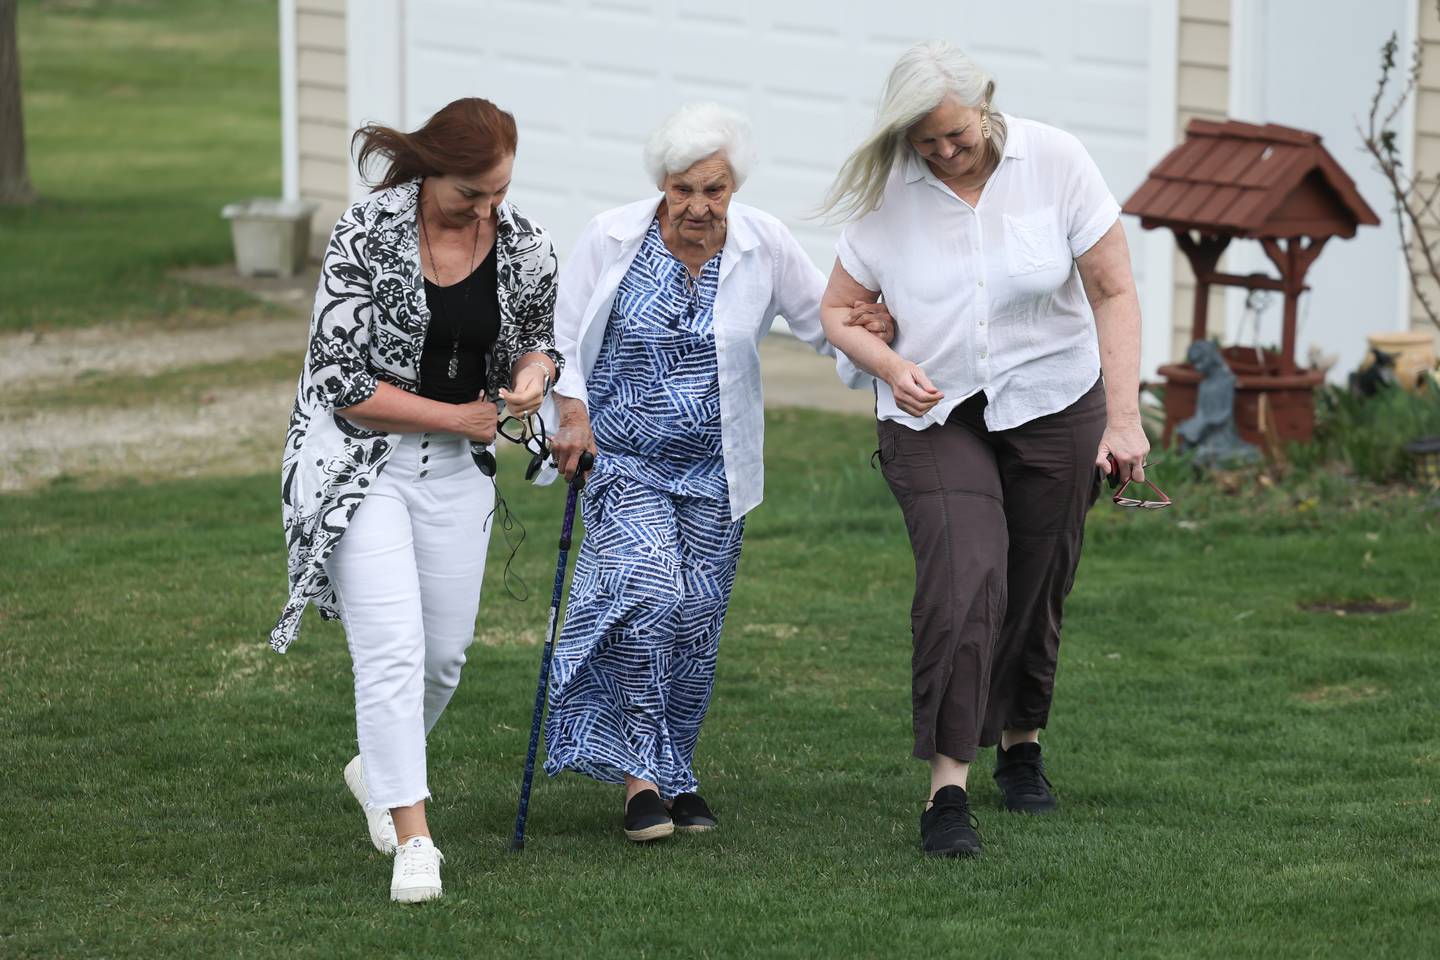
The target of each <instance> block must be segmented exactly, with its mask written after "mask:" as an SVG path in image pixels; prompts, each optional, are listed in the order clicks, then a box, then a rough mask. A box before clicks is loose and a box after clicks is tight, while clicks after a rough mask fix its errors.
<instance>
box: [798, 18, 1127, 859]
mask: <svg viewBox="0 0 1440 960" xmlns="http://www.w3.org/2000/svg"><path fill="white" fill-rule="evenodd" d="M994 90H995V84H994V82H993V80H991V78H990V77H989V76H988V75H986V74H985V73H983V72H982V71H981V70H980V69H979V68H978V67H977V66H976V65H975V64H974V63H973V62H971V61H970V60H969V59H968V58H966V57H965V55H964V54H963V53H961V52H960V51H959V50H957V49H955V48H954V47H952V46H951V45H949V44H948V43H944V42H941V41H932V42H928V43H922V44H917V45H916V46H915V47H912V48H911V49H910V50H909V51H907V52H906V53H905V54H904V55H903V56H902V57H901V58H900V60H899V62H898V63H897V64H896V65H895V68H894V70H893V71H892V72H891V75H890V78H889V81H888V82H887V84H886V88H885V90H884V93H883V96H882V98H881V103H880V106H879V109H878V112H877V122H876V126H875V130H874V132H873V133H872V134H871V136H870V137H869V138H868V139H867V140H866V141H865V142H864V143H863V144H862V145H861V146H860V148H859V149H858V150H856V152H855V153H854V154H852V155H851V157H850V158H849V160H848V161H847V162H846V164H845V166H844V167H843V168H842V170H841V173H840V176H839V178H838V179H837V181H836V184H835V186H834V188H833V189H832V191H831V194H830V196H829V198H828V202H827V209H829V210H831V211H835V212H838V213H839V214H841V215H843V216H844V217H845V218H846V219H847V220H848V223H847V224H846V226H845V230H844V232H843V234H842V236H841V238H840V241H839V244H838V246H837V252H838V258H837V260H836V263H835V266H834V269H833V270H832V272H831V276H830V284H829V287H828V288H827V290H826V293H825V299H824V305H823V308H822V317H823V319H824V323H825V328H826V333H827V335H828V336H829V337H830V340H831V341H832V342H833V343H834V344H835V345H836V346H837V347H838V348H840V349H841V350H843V351H845V353H847V354H848V355H849V356H850V358H851V359H852V360H853V361H854V362H855V363H856V364H857V365H859V366H860V367H862V368H864V369H865V370H868V371H869V372H870V373H872V374H874V375H875V376H876V378H877V399H878V403H877V414H878V418H879V421H880V422H879V425H878V431H879V441H880V461H881V464H882V468H883V470H884V473H885V478H886V481H887V482H888V483H889V485H890V487H891V490H892V491H893V492H894V494H895V497H896V499H897V500H898V501H899V503H900V506H901V509H902V511H903V512H904V514H905V520H906V525H907V527H908V528H909V531H910V537H911V544H912V547H913V548H914V551H915V560H916V592H915V601H914V606H913V610H912V613H913V616H912V630H913V639H914V646H915V652H914V661H913V663H914V678H913V691H912V695H913V699H914V728H915V730H914V732H915V755H916V756H917V757H920V758H922V759H926V760H929V761H930V766H931V784H930V794H929V796H930V802H929V803H928V804H927V807H926V811H925V813H924V815H923V816H922V818H921V843H922V848H923V849H924V850H925V852H927V853H931V854H937V855H950V856H954V855H964V854H974V853H978V852H979V849H980V844H979V838H978V836H977V835H976V833H975V831H974V829H973V827H972V824H971V819H970V814H969V810H968V797H967V794H966V792H965V786H966V779H967V774H968V772H969V765H970V761H971V760H973V759H974V756H975V753H976V748H977V747H978V746H981V745H984V746H988V745H991V744H996V745H997V748H998V749H997V765H996V774H995V778H996V781H997V783H998V784H999V785H1000V788H1001V790H1002V792H1003V793H1004V798H1005V804H1006V806H1007V808H1008V809H1010V810H1015V811H1026V812H1032V813H1038V812H1043V811H1048V810H1054V809H1055V808H1056V806H1057V804H1056V800H1055V797H1054V795H1053V794H1052V793H1051V790H1050V785H1049V781H1048V780H1047V779H1046V778H1045V773H1044V767H1043V766H1042V764H1041V760H1040V746H1039V743H1038V737H1037V734H1038V731H1039V730H1040V729H1041V728H1042V727H1044V726H1045V725H1046V722H1047V720H1048V717H1049V709H1050V700H1051V695H1052V692H1053V687H1054V677H1055V665H1056V660H1057V657H1058V653H1059V642H1060V620H1061V613H1062V608H1063V604H1064V600H1065V596H1066V594H1067V593H1068V592H1069V590H1070V587H1071V585H1072V584H1073V582H1074V576H1075V570H1076V567H1077V565H1078V563H1079V559H1080V547H1081V542H1082V538H1083V533H1084V523H1085V513H1086V511H1087V510H1088V508H1089V506H1090V505H1091V504H1092V503H1093V502H1094V501H1095V498H1096V496H1097V495H1098V492H1099V483H1100V474H1101V472H1109V471H1110V470H1111V469H1115V470H1118V472H1119V476H1120V478H1121V479H1128V478H1129V477H1131V476H1134V477H1135V478H1136V479H1137V480H1143V479H1144V467H1143V464H1144V457H1145V453H1146V452H1147V450H1148V443H1147V442H1146V439H1145V435H1144V432H1143V431H1142V430H1141V428H1140V417H1139V408H1138V375H1139V303H1138V300H1137V298H1136V295H1135V285H1134V281H1133V279H1132V277H1131V273H1130V263H1129V252H1128V249H1127V247H1126V243H1125V234H1124V231H1123V230H1122V228H1121V226H1120V223H1119V220H1118V217H1119V212H1120V208H1119V205H1118V204H1117V203H1116V202H1115V199H1114V197H1112V196H1111V195H1110V191H1109V190H1108V189H1107V188H1106V186H1105V182H1104V180H1103V179H1102V178H1101V176H1100V172H1099V170H1098V169H1097V168H1096V166H1095V164H1094V162H1093V161H1092V160H1091V159H1090V157H1089V155H1088V154H1087V153H1086V152H1085V149H1084V147H1082V146H1081V145H1080V142H1079V141H1078V140H1076V139H1075V138H1074V137H1073V136H1071V135H1070V134H1068V133H1065V132H1063V131H1061V130H1057V129H1055V128H1054V127H1049V126H1046V125H1044V124H1040V123H1035V122H1032V121H1029V120H1022V119H1020V118H1018V117H1013V116H1008V115H1003V114H1000V113H998V112H996V111H995V110H994ZM882 295H883V296H884V299H885V302H886V303H887V304H888V305H889V307H890V310H891V312H892V313H893V314H894V317H895V322H896V324H897V326H898V333H897V335H896V337H895V339H894V342H893V345H892V346H886V345H884V344H881V343H879V342H878V341H874V340H873V339H870V338H861V337H857V336H855V333H856V331H855V330H854V329H853V328H851V327H847V326H846V324H845V321H846V319H847V318H848V316H849V313H850V311H849V310H848V309H847V305H850V304H853V303H854V302H856V301H857V300H858V301H867V302H868V301H875V300H877V299H879V298H880V297H881V296H882ZM1102 372H1103V377H1102Z"/></svg>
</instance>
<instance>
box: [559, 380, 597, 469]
mask: <svg viewBox="0 0 1440 960" xmlns="http://www.w3.org/2000/svg"><path fill="white" fill-rule="evenodd" d="M555 406H556V408H557V409H558V411H559V413H560V427H559V429H557V430H556V431H555V433H554V434H552V435H551V437H550V456H551V457H552V458H553V459H554V461H555V466H556V467H557V468H559V470H560V472H561V473H562V474H564V475H565V479H566V480H574V479H575V470H576V469H577V467H578V466H579V464H580V454H582V453H584V452H586V451H587V450H588V451H589V452H590V455H591V456H594V455H596V454H597V453H599V450H597V449H596V448H595V435H594V434H593V433H591V432H590V411H588V410H586V409H585V404H584V403H582V402H581V401H579V400H576V399H575V398H573V397H561V396H557V397H556V398H555Z"/></svg>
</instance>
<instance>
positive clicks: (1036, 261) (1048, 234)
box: [1005, 207, 1067, 277]
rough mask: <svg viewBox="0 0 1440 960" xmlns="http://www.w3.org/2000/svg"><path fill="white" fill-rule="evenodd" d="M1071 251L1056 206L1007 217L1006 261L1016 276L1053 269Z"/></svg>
mask: <svg viewBox="0 0 1440 960" xmlns="http://www.w3.org/2000/svg"><path fill="white" fill-rule="evenodd" d="M1066 253H1067V250H1066V245H1065V243H1064V236H1063V235H1062V233H1061V231H1060V224H1059V221H1058V220H1057V218H1056V216H1055V210H1054V208H1053V207H1051V208H1046V209H1044V210H1037V211H1035V212H1034V213H1027V214H1024V215H1021V216H1013V215H1011V214H1008V213H1007V214H1005V262H1006V267H1007V270H1008V272H1009V274H1010V276H1012V277H1021V276H1025V275H1026V274H1031V273H1039V272H1040V271H1042V270H1053V269H1055V268H1056V267H1059V266H1062V265H1063V264H1064V259H1065V256H1066Z"/></svg>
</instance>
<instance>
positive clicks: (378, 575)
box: [326, 433, 495, 810]
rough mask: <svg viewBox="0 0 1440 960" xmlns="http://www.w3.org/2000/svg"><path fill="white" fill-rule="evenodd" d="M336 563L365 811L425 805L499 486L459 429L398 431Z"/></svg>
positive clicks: (330, 566)
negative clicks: (432, 735) (434, 737)
mask: <svg viewBox="0 0 1440 960" xmlns="http://www.w3.org/2000/svg"><path fill="white" fill-rule="evenodd" d="M397 440H398V445H397V447H396V449H395V451H394V452H393V453H392V454H391V455H390V459H389V461H388V462H387V463H386V465H385V469H384V472H382V473H381V475H380V479H379V480H378V481H376V483H375V486H374V487H373V488H372V489H371V490H370V492H369V493H368V494H367V495H366V497H365V499H364V500H362V501H361V502H360V507H359V509H357V510H356V511H355V516H354V518H352V519H351V521H350V526H349V528H348V529H347V530H346V531H345V535H344V536H342V537H341V538H340V542H339V544H338V545H336V547H335V551H334V553H332V554H331V555H330V559H329V561H328V562H327V563H326V570H327V571H328V573H329V574H330V579H331V581H332V582H333V583H334V584H335V592H336V594H337V595H338V596H339V599H340V618H341V621H342V622H343V623H344V625H345V636H346V639H347V640H348V642H349V644H350V658H351V660H352V661H353V663H354V670H355V728H356V732H357V733H358V735H359V740H360V756H361V759H362V761H363V762H364V764H365V786H366V789H367V790H368V791H369V794H370V798H369V802H368V804H367V806H369V807H370V808H372V809H377V810H383V809H389V808H392V807H407V806H409V805H411V804H412V803H417V802H419V801H421V800H425V799H427V798H428V797H429V796H430V790H429V787H428V785H427V783H426V776H425V737H426V735H427V734H429V732H430V729H431V728H432V727H434V726H435V721H437V720H439V719H440V714H441V713H442V712H444V710H445V705H446V704H447V703H449V702H450V696H451V695H452V694H453V693H454V692H455V687H456V685H457V684H458V683H459V682H460V668H461V667H462V666H464V664H465V648H466V647H468V646H469V645H470V641H471V640H472V639H473V638H474V635H475V615H476V612H477V611H478V610H479V608H480V581H481V579H482V578H483V577H484V574H485V550H486V547H487V546H488V545H489V542H490V524H489V515H490V510H491V507H492V506H493V504H494V502H495V487H494V484H493V483H492V482H491V481H490V479H489V478H487V477H485V476H484V475H483V474H481V473H480V471H479V469H478V468H476V466H475V461H474V460H473V459H472V458H471V456H470V447H469V443H468V441H466V440H464V439H462V438H460V437H456V436H454V435H452V434H443V433H428V434H426V433H413V434H400V435H397Z"/></svg>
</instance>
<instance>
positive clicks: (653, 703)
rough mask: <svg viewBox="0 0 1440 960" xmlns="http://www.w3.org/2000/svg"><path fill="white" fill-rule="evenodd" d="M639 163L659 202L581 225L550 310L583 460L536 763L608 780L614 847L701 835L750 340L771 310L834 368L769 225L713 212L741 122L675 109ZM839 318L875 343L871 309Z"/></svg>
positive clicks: (758, 472)
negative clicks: (703, 759) (614, 806)
mask: <svg viewBox="0 0 1440 960" xmlns="http://www.w3.org/2000/svg"><path fill="white" fill-rule="evenodd" d="M645 160H646V167H647V170H648V172H649V174H650V176H651V177H652V179H653V181H654V183H655V184H656V186H657V187H659V188H660V190H661V191H663V196H662V197H659V198H657V197H654V196H650V197H646V198H645V199H643V200H640V201H637V202H636V203H633V204H630V205H629V206H625V207H621V208H619V209H617V210H612V211H610V212H608V213H603V214H601V215H600V216H598V217H596V218H595V219H594V220H593V221H591V223H590V225H589V226H588V227H587V228H586V229H585V231H584V232H583V233H582V234H581V237H580V239H579V241H578V242H577V244H576V249H575V253H574V255H573V256H572V258H571V260H570V262H569V263H568V264H567V266H566V273H565V279H564V281H563V282H562V283H561V286H560V300H559V304H558V305H557V308H556V321H555V327H556V338H557V342H558V343H559V345H560V349H561V352H562V353H563V354H564V355H565V357H566V368H565V371H564V374H563V375H562V376H561V379H560V382H559V384H558V385H557V387H556V391H555V392H556V398H557V399H556V405H557V408H558V409H559V413H560V429H559V430H558V431H557V435H556V437H555V438H554V440H553V442H552V449H553V450H554V451H555V456H556V459H557V463H558V465H559V467H560V469H561V471H562V472H564V473H565V474H566V476H571V475H573V473H574V471H575V469H576V462H577V460H578V457H579V455H580V453H581V452H582V451H584V450H587V449H588V450H590V451H591V452H593V453H596V454H597V456H596V459H595V465H594V468H593V471H592V474H591V477H590V479H589V482H588V484H587V485H586V487H585V498H584V501H583V508H584V512H585V539H584V541H583V543H582V544H581V546H580V556H579V559H578V560H577V562H576V568H575V582H574V584H573V585H572V586H571V594H570V606H569V613H568V615H567V617H566V620H565V626H564V630H563V631H562V634H561V637H560V642H559V644H558V646H557V648H556V651H555V666H554V672H553V674H552V680H551V684H550V703H551V709H550V717H549V721H548V724H547V727H546V751H547V759H546V763H545V769H546V771H547V772H549V773H550V774H551V775H552V776H553V775H555V774H558V773H559V772H560V771H562V770H575V771H578V772H580V773H583V774H586V775H587V776H590V777H593V778H595V779H597V780H600V781H603V782H608V783H616V784H620V783H623V784H624V785H625V818H624V828H625V835H626V836H627V837H628V838H629V839H631V840H634V841H648V840H656V839H659V838H661V837H667V836H670V835H671V834H672V833H674V832H675V830H677V829H678V830H708V829H713V828H714V827H715V826H716V823H717V821H716V818H715V815H714V813H713V812H712V811H711V810H710V808H709V806H708V805H707V804H706V802H705V801H704V800H703V799H701V797H700V796H699V794H698V793H696V790H697V789H698V781H697V780H696V778H695V773H694V770H693V769H692V760H693V757H694V753H695V744H696V741H697V739H698V738H699V736H700V725H701V723H702V722H703V720H704V719H705V712H706V709H707V707H708V706H709V703H710V693H711V689H712V687H713V684H714V681H715V662H716V655H717V652H718V649H719V643H720V628H721V625H722V624H723V622H724V619H725V609H726V606H727V605H728V603H729V600H730V588H731V586H732V585H733V584H734V582H735V567H736V564H737V562H738V561H739V559H740V541H741V534H742V531H743V529H744V524H745V521H744V517H745V514H746V513H747V512H749V511H750V510H751V509H752V508H754V507H755V506H756V505H758V504H759V503H760V497H761V484H762V482H763V463H762V462H761V453H762V450H763V447H764V439H763V430H764V415H763V414H764V411H763V407H762V402H761V396H760V354H759V345H760V340H761V338H763V337H764V336H765V334H766V332H767V331H768V330H769V329H770V324H771V322H772V321H773V320H774V318H775V315H776V314H777V313H779V314H783V315H784V317H785V319H786V321H787V322H788V323H789V325H790V329H791V330H792V331H793V332H794V333H795V335H796V336H797V337H799V338H800V339H802V340H804V341H805V342H806V343H808V344H810V345H811V346H812V347H814V348H815V349H816V350H818V351H820V352H821V353H825V354H828V355H830V356H834V355H835V353H834V350H833V349H831V348H830V347H829V346H828V345H827V344H826V342H825V337H824V334H823V333H822V331H821V328H820V313H819V306H820V295H821V293H822V292H823V290H824V287H825V281H824V277H823V276H822V275H821V274H820V272H819V270H817V269H816V267H815V265H814V263H812V262H811V260H810V259H809V257H807V256H806V254H805V252H804V251H803V250H802V249H801V248H800V245H799V244H798V243H797V242H796V241H795V238H794V237H793V236H791V234H790V231H789V230H787V229H786V228H785V226H784V225H783V224H782V223H781V222H780V221H779V220H777V219H775V218H774V217H772V216H770V215H769V214H766V213H762V212H761V211H759V210H756V209H754V208H753V207H747V206H745V205H743V204H739V203H732V202H731V196H732V195H733V194H734V192H735V191H736V190H737V189H738V188H739V187H740V185H741V184H742V183H744V181H745V176H746V174H747V173H748V171H749V169H750V162H751V149H750V137H749V125H748V124H747V123H746V122H745V120H744V118H742V117H741V116H740V115H739V114H736V113H735V112H733V111H731V110H727V109H725V108H723V107H719V106H716V105H713V104H699V105H692V106H689V107H684V108H682V109H680V110H679V111H677V112H676V113H675V114H674V115H672V116H671V117H670V118H669V119H668V120H666V121H665V122H664V124H662V125H661V127H660V128H659V129H658V130H657V131H656V132H655V134H654V135H653V136H652V137H651V138H650V142H649V144H648V146H647V148H646V151H645ZM851 322H852V323H853V324H855V325H857V326H864V327H866V328H867V329H869V330H871V332H873V333H877V334H879V335H880V336H881V337H882V338H883V339H885V340H888V339H889V338H890V337H891V336H892V335H893V332H894V331H893V328H892V326H891V324H890V322H889V313H888V311H887V310H886V309H885V307H884V306H883V305H880V304H873V303H872V304H865V305H864V306H863V307H861V308H859V309H857V311H856V313H855V315H854V316H853V317H852V318H851ZM841 364H842V368H848V364H846V363H845V362H844V361H843V359H842V361H841ZM848 369H851V370H852V371H853V368H848ZM860 382H861V381H859V380H858V379H857V380H856V381H855V382H854V383H852V386H853V385H859V384H860ZM863 383H864V384H866V385H868V384H869V379H868V378H865V379H864V381H863Z"/></svg>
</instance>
